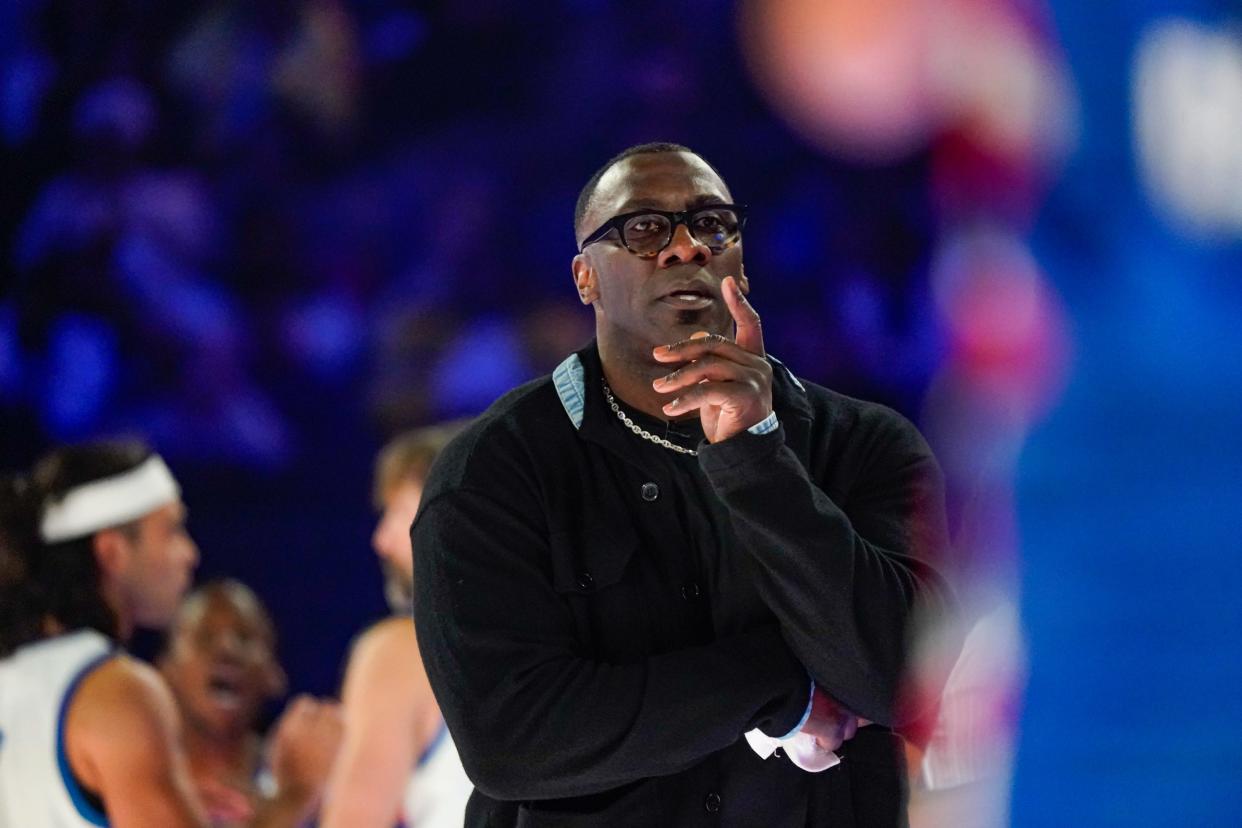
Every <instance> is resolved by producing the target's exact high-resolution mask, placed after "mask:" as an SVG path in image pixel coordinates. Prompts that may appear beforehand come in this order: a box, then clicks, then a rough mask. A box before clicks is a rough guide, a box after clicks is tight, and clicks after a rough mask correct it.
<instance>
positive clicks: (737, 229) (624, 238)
mask: <svg viewBox="0 0 1242 828" xmlns="http://www.w3.org/2000/svg"><path fill="white" fill-rule="evenodd" d="M745 223H746V207H745V206H744V205H741V204H712V205H709V206H707V207H696V208H695V209H693V210H683V211H682V212H680V213H671V212H669V211H667V210H640V211H638V212H635V213H622V214H621V215H619V216H613V217H612V218H610V219H608V221H606V222H604V223H603V225H602V226H600V228H599V229H598V230H596V231H595V232H594V233H592V234H591V235H589V236H587V237H586V239H585V240H584V241H583V242H582V247H581V248H579V250H580V251H581V250H585V249H586V246H587V245H588V244H594V243H595V242H597V241H603V240H604V239H607V238H609V237H610V236H614V234H615V236H614V238H615V239H617V240H620V242H621V244H623V245H624V246H625V249H626V250H628V251H630V252H631V253H633V254H634V255H635V256H641V257H643V258H644V259H646V258H650V257H651V256H655V255H657V254H658V253H659V252H660V251H661V250H663V249H664V248H666V247H668V246H669V244H670V243H671V242H672V241H673V231H674V230H676V229H677V225H679V224H684V225H686V229H687V230H689V231H690V235H692V236H694V238H696V239H698V241H699V242H700V243H701V244H703V245H705V246H706V247H707V248H708V249H710V250H711V251H712V254H713V255H715V254H718V253H720V252H722V251H724V250H728V249H729V248H730V247H732V246H733V245H735V244H737V243H738V242H739V241H741V239H742V225H744V224H745Z"/></svg>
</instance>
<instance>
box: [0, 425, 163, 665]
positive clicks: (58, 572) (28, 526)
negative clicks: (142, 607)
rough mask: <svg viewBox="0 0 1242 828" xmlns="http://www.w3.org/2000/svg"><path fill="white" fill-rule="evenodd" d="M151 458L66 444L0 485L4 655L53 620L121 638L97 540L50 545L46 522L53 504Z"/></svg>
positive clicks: (0, 639) (140, 452)
mask: <svg viewBox="0 0 1242 828" xmlns="http://www.w3.org/2000/svg"><path fill="white" fill-rule="evenodd" d="M150 456H151V450H150V449H149V448H147V446H145V445H143V444H142V443H140V442H136V441H124V442H121V441H118V442H98V443H89V444H86V445H81V446H67V447H63V448H59V449H56V450H54V451H52V452H50V453H49V454H47V455H45V456H44V457H43V458H42V459H41V460H40V461H39V462H38V463H36V464H35V466H34V470H33V471H32V472H31V473H30V475H29V476H23V475H9V476H7V477H5V478H4V479H3V481H2V482H0V657H2V656H6V655H8V654H9V653H11V652H12V651H13V650H15V649H17V648H18V647H20V646H21V645H23V644H26V643H28V642H30V641H35V640H37V639H40V638H43V637H44V635H45V624H46V622H47V621H48V620H49V619H51V620H55V621H56V622H58V623H59V624H60V625H61V626H63V627H65V628H67V629H78V628H82V627H89V628H91V629H95V630H99V631H100V632H101V633H103V634H104V635H107V636H109V637H112V638H115V637H116V635H117V632H118V630H117V618H116V613H115V612H114V611H113V609H112V608H111V607H110V606H109V605H108V603H107V601H106V600H104V597H103V594H102V592H101V590H100V573H99V564H98V563H97V562H96V560H95V552H94V548H93V544H92V542H91V539H92V536H93V535H88V536H86V537H82V538H72V539H70V540H66V541H60V542H58V543H50V544H49V543H44V542H43V539H42V538H41V537H40V535H39V523H40V520H41V519H42V516H43V509H44V507H45V505H46V504H47V503H48V502H55V501H56V500H57V499H59V498H62V497H64V496H65V494H67V493H68V492H69V490H70V489H73V488H75V487H77V486H81V485H82V484H84V483H90V482H91V481H94V480H100V479H102V478H105V477H111V476H113V475H116V474H121V473H122V472H126V471H129V470H130V469H133V468H136V467H137V466H139V465H141V464H142V463H143V462H144V461H145V460H146V459H147V458H148V457H150Z"/></svg>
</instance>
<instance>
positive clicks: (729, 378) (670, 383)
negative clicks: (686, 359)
mask: <svg viewBox="0 0 1242 828" xmlns="http://www.w3.org/2000/svg"><path fill="white" fill-rule="evenodd" d="M750 370H752V369H750V368H749V367H747V366H743V365H739V364H738V363H736V362H733V361H732V360H728V359H722V358H721V357H718V356H716V355H714V354H708V355H707V356H704V357H702V358H701V359H697V360H695V361H694V362H690V363H686V364H685V365H683V366H682V367H680V368H678V369H677V370H676V371H673V372H672V373H670V374H667V375H665V376H663V377H660V378H659V379H656V380H654V381H653V382H652V383H651V387H652V388H654V389H655V390H657V391H661V392H663V393H665V394H671V393H673V392H675V391H677V390H678V389H680V388H686V387H688V386H692V385H697V384H698V383H700V382H703V381H704V380H708V381H714V382H740V381H745V380H746V379H748V377H747V372H748V371H750Z"/></svg>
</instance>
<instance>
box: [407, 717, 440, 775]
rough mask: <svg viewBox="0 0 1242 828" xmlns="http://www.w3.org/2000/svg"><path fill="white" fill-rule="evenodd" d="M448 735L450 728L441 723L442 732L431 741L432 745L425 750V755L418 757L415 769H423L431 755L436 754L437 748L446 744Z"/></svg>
mask: <svg viewBox="0 0 1242 828" xmlns="http://www.w3.org/2000/svg"><path fill="white" fill-rule="evenodd" d="M447 735H448V726H447V725H446V724H444V722H441V723H440V730H439V732H437V733H436V737H435V738H434V739H432V740H431V744H429V745H427V747H426V748H424V749H423V755H422V756H420V757H418V762H416V763H415V765H414V767H416V768H421V767H422V766H423V765H425V764H427V762H428V761H429V760H430V759H431V754H433V753H435V752H436V748H438V747H440V745H441V744H443V742H444V737H445V736H447Z"/></svg>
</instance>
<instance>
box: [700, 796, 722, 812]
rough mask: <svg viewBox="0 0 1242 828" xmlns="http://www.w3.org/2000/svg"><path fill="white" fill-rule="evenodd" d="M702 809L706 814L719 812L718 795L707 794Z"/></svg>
mask: <svg viewBox="0 0 1242 828" xmlns="http://www.w3.org/2000/svg"><path fill="white" fill-rule="evenodd" d="M703 807H704V808H706V809H707V812H708V813H711V814H714V813H716V812H717V811H719V810H720V794H718V793H709V794H708V795H707V799H705V800H703Z"/></svg>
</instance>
